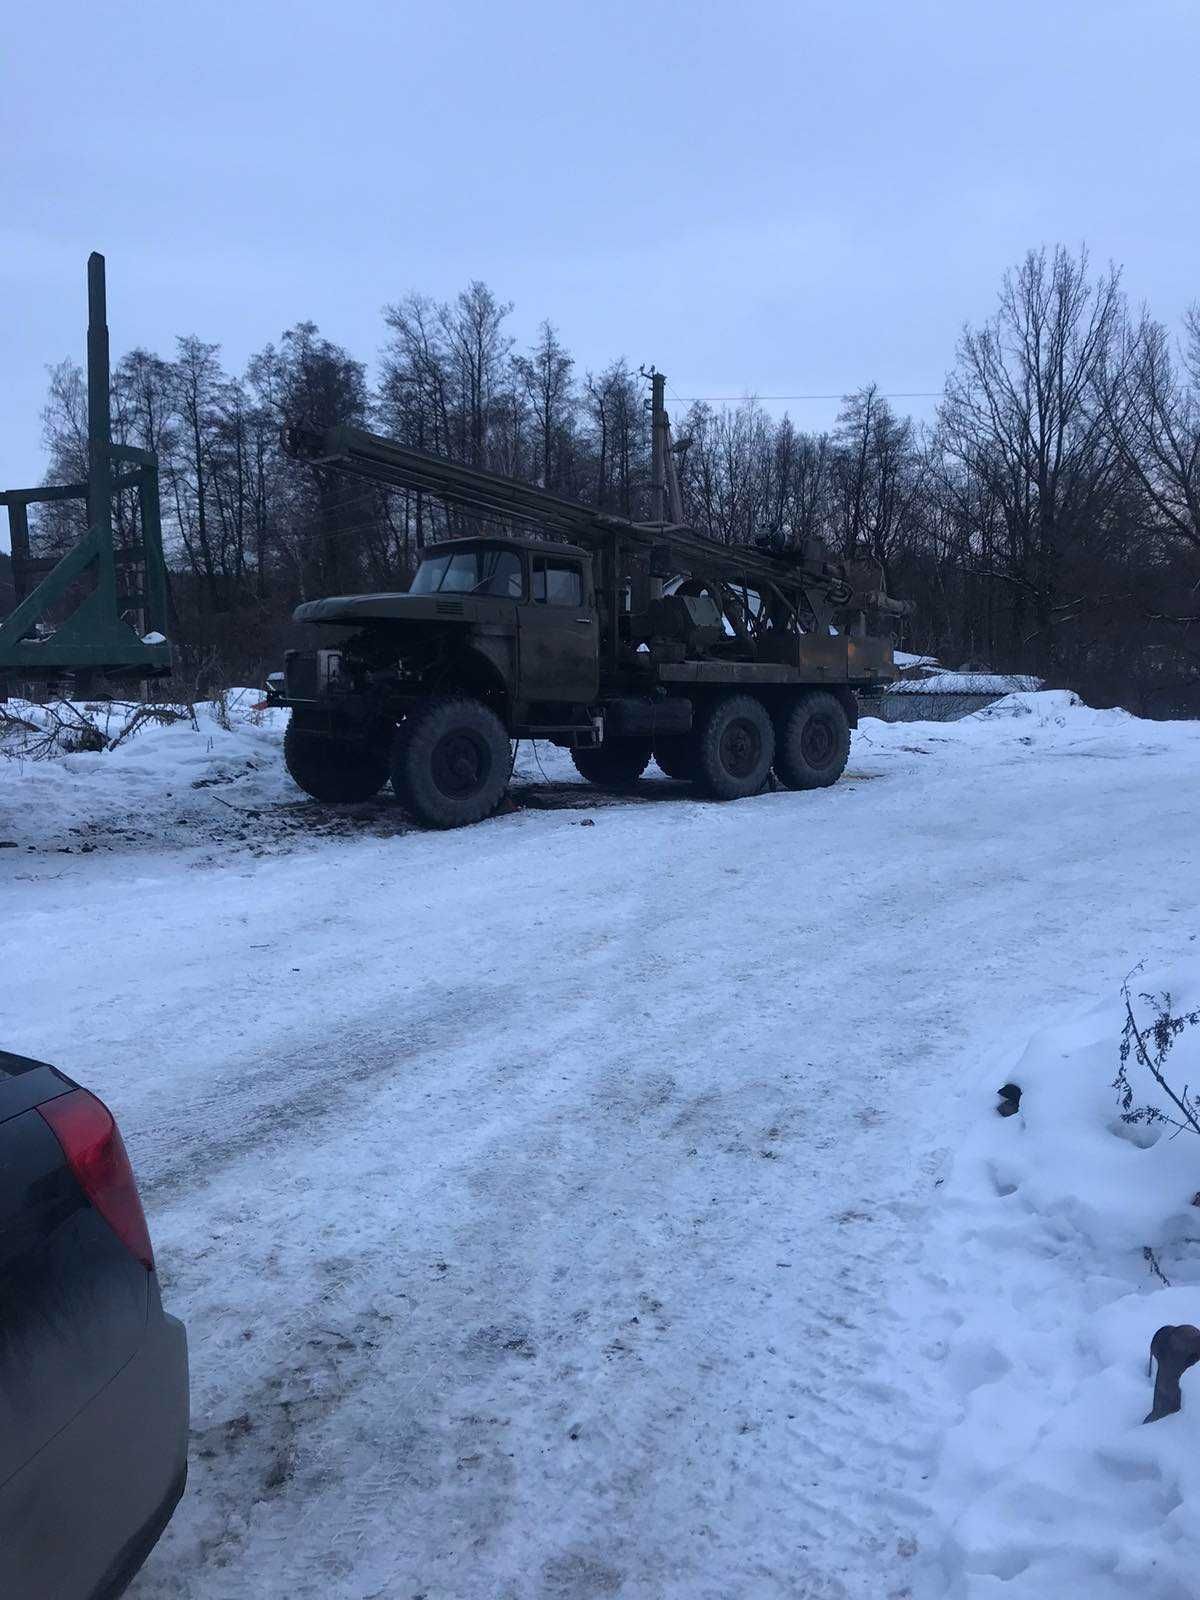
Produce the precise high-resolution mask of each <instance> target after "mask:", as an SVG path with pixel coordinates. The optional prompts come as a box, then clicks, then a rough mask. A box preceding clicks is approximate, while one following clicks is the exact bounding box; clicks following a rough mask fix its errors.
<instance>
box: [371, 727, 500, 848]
mask: <svg viewBox="0 0 1200 1600" xmlns="http://www.w3.org/2000/svg"><path fill="white" fill-rule="evenodd" d="M511 769H512V750H511V747H510V745H509V742H508V734H507V732H506V731H505V728H504V724H503V723H502V722H501V721H500V718H499V717H498V716H497V715H496V713H495V712H494V711H490V710H489V709H488V707H487V706H485V705H484V704H483V703H482V701H479V700H468V699H459V698H457V697H453V698H449V697H448V698H445V699H442V698H438V699H435V700H427V701H425V702H424V703H423V704H421V705H419V706H417V707H416V709H415V710H414V711H412V712H411V713H410V715H409V716H407V717H405V719H404V721H403V722H402V723H401V725H400V731H399V733H398V734H397V735H396V743H395V746H394V747H393V750H392V788H393V789H394V790H395V792H396V797H397V798H398V799H399V801H400V803H401V805H403V806H404V808H405V810H406V811H408V812H410V813H411V814H412V815H413V816H414V817H415V818H416V819H417V821H418V822H423V823H425V825H426V826H427V827H430V828H461V827H465V825H466V824H467V823H469V822H480V821H482V820H483V818H484V817H486V816H488V815H490V813H491V812H493V811H494V810H495V809H496V806H497V805H498V804H499V802H500V797H501V796H502V795H503V793H504V791H505V789H507V787H508V779H509V774H510V771H511Z"/></svg>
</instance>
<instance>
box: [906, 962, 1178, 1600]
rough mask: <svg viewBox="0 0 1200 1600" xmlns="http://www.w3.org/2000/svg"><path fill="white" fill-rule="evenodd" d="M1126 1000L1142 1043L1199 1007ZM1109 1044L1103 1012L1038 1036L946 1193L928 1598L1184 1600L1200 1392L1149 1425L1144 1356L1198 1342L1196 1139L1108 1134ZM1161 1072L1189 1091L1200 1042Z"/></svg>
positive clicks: (1145, 1099)
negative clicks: (1159, 1013) (1161, 1018)
mask: <svg viewBox="0 0 1200 1600" xmlns="http://www.w3.org/2000/svg"><path fill="white" fill-rule="evenodd" d="M1131 990H1132V994H1133V1005H1134V1011H1135V1014H1136V1015H1137V1017H1138V1019H1139V1023H1140V1025H1141V1026H1142V1027H1143V1028H1144V1027H1145V1026H1146V1024H1147V1023H1149V1022H1152V1021H1153V1018H1154V1014H1155V1006H1156V1003H1157V1002H1156V1001H1154V1000H1153V999H1147V998H1145V997H1144V995H1145V996H1151V997H1154V996H1158V995H1160V994H1166V995H1169V997H1170V1005H1171V1008H1172V1009H1173V1010H1174V1011H1175V1012H1177V1013H1178V1012H1179V1011H1180V1010H1186V1009H1189V1008H1193V1007H1196V1006H1200V963H1195V964H1193V965H1191V966H1189V967H1188V968H1186V969H1185V970H1184V971H1183V972H1181V973H1178V974H1175V975H1172V976H1168V977H1163V978H1158V979H1156V980H1154V981H1148V980H1146V979H1144V978H1142V977H1141V976H1137V977H1135V978H1134V979H1133V980H1131ZM1124 1023H1125V1010H1124V1000H1123V999H1122V998H1121V997H1119V996H1118V997H1117V998H1115V999H1114V1000H1112V1001H1110V1002H1108V1003H1106V1004H1104V1005H1103V1006H1101V1007H1099V1008H1098V1009H1096V1010H1094V1011H1092V1012H1091V1013H1090V1014H1088V1015H1085V1016H1082V1017H1078V1018H1075V1019H1074V1020H1072V1021H1069V1022H1066V1023H1064V1024H1063V1025H1061V1026H1058V1027H1054V1028H1051V1029H1048V1030H1046V1031H1044V1032H1041V1033H1039V1034H1037V1035H1035V1036H1034V1038H1033V1039H1032V1040H1031V1042H1030V1043H1029V1045H1028V1047H1027V1048H1026V1049H1025V1051H1024V1053H1023V1054H1022V1055H1021V1056H1020V1058H1019V1059H1018V1060H1017V1061H1016V1062H1015V1063H1014V1064H1012V1065H1011V1070H1009V1071H1008V1074H1007V1075H1008V1077H1009V1078H1010V1079H1011V1081H1012V1082H1014V1083H1016V1084H1018V1085H1019V1086H1020V1088H1021V1089H1022V1091H1023V1093H1022V1098H1021V1103H1020V1111H1019V1113H1018V1114H1017V1115H1016V1116H1012V1117H1008V1118H1001V1117H999V1116H997V1115H995V1114H994V1113H993V1111H992V1110H991V1104H992V1102H991V1100H990V1098H989V1099H986V1100H985V1099H984V1097H983V1096H982V1095H981V1104H980V1110H979V1116H978V1120H977V1124H976V1129H975V1132H974V1133H973V1134H972V1136H971V1137H970V1138H969V1140H968V1142H967V1144H966V1146H965V1148H963V1149H961V1151H960V1152H959V1153H958V1154H957V1156H956V1159H955V1162H954V1167H953V1171H952V1173H951V1175H950V1176H949V1177H948V1178H947V1179H946V1182H945V1185H944V1189H943V1193H944V1203H943V1205H942V1206H941V1208H940V1211H939V1213H938V1215H937V1217H936V1219H935V1223H934V1228H933V1232H932V1236H931V1239H930V1249H929V1260H930V1262H931V1264H932V1265H931V1270H930V1272H929V1274H928V1281H927V1285H926V1287H927V1288H932V1290H933V1300H932V1305H933V1306H935V1307H940V1311H939V1312H936V1313H935V1314H934V1315H933V1316H932V1317H931V1316H930V1314H929V1313H930V1309H931V1307H930V1305H926V1306H925V1307H924V1308H923V1311H922V1314H921V1326H920V1328H918V1329H915V1330H914V1337H915V1338H916V1339H917V1341H918V1342H920V1341H922V1340H923V1342H924V1343H923V1350H922V1353H923V1354H924V1355H925V1356H926V1358H927V1359H928V1360H929V1361H931V1362H932V1363H934V1364H935V1365H936V1366H938V1367H940V1369H941V1372H942V1375H943V1382H944V1384H946V1385H948V1386H949V1387H950V1389H951V1390H952V1391H953V1393H954V1395H955V1397H956V1401H957V1405H958V1408H959V1413H958V1420H957V1421H956V1422H955V1423H954V1424H953V1425H952V1426H951V1428H950V1430H949V1432H948V1434H947V1435H946V1436H945V1438H944V1442H943V1447H942V1450H941V1456H940V1461H939V1463H938V1467H937V1471H936V1476H935V1479H934V1485H933V1496H932V1498H933V1509H934V1511H935V1513H936V1515H937V1517H938V1519H939V1521H940V1522H941V1523H942V1524H943V1526H944V1528H945V1530H946V1532H945V1534H944V1536H943V1538H942V1541H941V1544H940V1548H938V1549H937V1550H936V1551H930V1552H928V1553H927V1555H928V1559H929V1565H930V1570H929V1571H928V1572H927V1574H926V1575H927V1577H928V1579H929V1592H930V1593H934V1592H937V1593H939V1594H942V1595H945V1596H947V1597H953V1600H982V1597H984V1596H991V1595H1000V1594H1004V1595H1005V1596H1007V1597H1010V1600H1018V1597H1019V1600H1034V1597H1037V1600H1045V1597H1049V1596H1059V1595H1062V1596H1067V1595H1071V1596H1075V1595H1078V1596H1080V1597H1083V1596H1086V1597H1087V1600H1110V1597H1111V1600H1116V1597H1117V1596H1130V1595H1134V1594H1136V1595H1138V1596H1139V1597H1140V1600H1191V1597H1194V1595H1195V1594H1196V1575H1197V1572H1198V1571H1200V1479H1198V1477H1197V1473H1196V1467H1195V1457H1196V1445H1197V1440H1198V1439H1200V1376H1198V1374H1196V1373H1193V1374H1190V1375H1185V1377H1184V1380H1183V1391H1184V1409H1183V1412H1182V1413H1181V1414H1179V1415H1176V1416H1172V1417H1167V1418H1165V1419H1163V1420H1160V1421H1158V1422H1155V1423H1153V1424H1152V1425H1150V1426H1143V1418H1144V1416H1145V1415H1146V1413H1147V1411H1148V1410H1149V1407H1150V1403H1151V1393H1152V1388H1151V1384H1150V1382H1149V1380H1148V1379H1147V1374H1146V1364H1147V1356H1148V1352H1149V1348H1150V1340H1151V1337H1152V1335H1153V1334H1154V1332H1155V1330H1156V1329H1157V1328H1158V1327H1160V1326H1161V1325H1162V1324H1164V1323H1180V1322H1185V1323H1186V1322H1196V1321H1200V1213H1198V1212H1197V1209H1196V1207H1195V1205H1194V1204H1193V1196H1194V1195H1195V1194H1196V1191H1197V1189H1198V1188H1200V1137H1197V1136H1196V1135H1195V1134H1193V1133H1191V1132H1185V1133H1181V1134H1179V1135H1178V1137H1174V1138H1172V1137H1170V1135H1171V1133H1172V1129H1171V1128H1170V1127H1168V1126H1166V1125H1165V1124H1162V1123H1158V1124H1155V1123H1145V1122H1142V1123H1130V1122H1128V1121H1125V1120H1123V1119H1122V1116H1121V1112H1120V1105H1119V1100H1118V1095H1117V1091H1116V1090H1115V1089H1114V1087H1113V1083H1114V1079H1115V1077H1116V1075H1117V1072H1118V1069H1119V1065H1120V1058H1119V1052H1120V1044H1121V1039H1122V1030H1123V1026H1124ZM1167 1065H1168V1068H1169V1074H1170V1077H1171V1078H1172V1080H1173V1081H1174V1082H1175V1083H1176V1084H1177V1085H1178V1086H1180V1087H1182V1085H1183V1084H1185V1083H1189V1082H1190V1083H1192V1084H1196V1083H1200V1027H1192V1028H1187V1029H1185V1030H1184V1031H1183V1032H1181V1033H1180V1035H1179V1037H1178V1039H1177V1041H1176V1043H1175V1044H1174V1047H1173V1049H1172V1051H1171V1053H1170V1055H1169V1056H1168V1057H1167ZM1129 1077H1130V1081H1131V1085H1132V1088H1133V1091H1134V1104H1135V1106H1136V1105H1138V1104H1141V1105H1148V1106H1152V1107H1157V1108H1158V1109H1159V1110H1165V1111H1168V1112H1171V1113H1172V1114H1174V1115H1177V1113H1175V1112H1174V1110H1173V1108H1172V1107H1171V1106H1170V1104H1169V1102H1168V1101H1167V1099H1166V1097H1165V1096H1164V1095H1163V1094H1162V1093H1161V1091H1158V1090H1157V1089H1156V1086H1155V1084H1154V1082H1153V1080H1152V1078H1151V1077H1150V1075H1149V1073H1148V1072H1147V1071H1146V1070H1144V1069H1143V1068H1141V1067H1139V1066H1137V1065H1136V1064H1135V1063H1133V1062H1132V1061H1131V1063H1130V1066H1129ZM1000 1081H1001V1080H997V1083H996V1084H995V1085H992V1084H989V1085H988V1088H989V1089H993V1088H996V1087H998V1086H999V1082H1000ZM981 1087H982V1086H981ZM1164 1280H1166V1281H1164ZM1168 1282H1169V1286H1168ZM919 1592H920V1591H919Z"/></svg>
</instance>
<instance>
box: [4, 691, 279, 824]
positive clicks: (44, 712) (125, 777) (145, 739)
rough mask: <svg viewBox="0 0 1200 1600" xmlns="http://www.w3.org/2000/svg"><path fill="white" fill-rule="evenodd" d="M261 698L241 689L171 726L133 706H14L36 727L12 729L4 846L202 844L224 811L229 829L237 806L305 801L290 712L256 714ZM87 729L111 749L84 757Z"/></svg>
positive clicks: (169, 714)
mask: <svg viewBox="0 0 1200 1600" xmlns="http://www.w3.org/2000/svg"><path fill="white" fill-rule="evenodd" d="M261 700H262V691H261V690H257V689H246V688H239V689H231V690H230V691H229V692H228V694H227V695H225V696H224V697H222V699H221V700H217V701H204V702H200V703H198V704H197V705H196V706H195V707H193V708H185V707H182V706H180V707H175V708H170V707H166V708H163V714H162V717H161V718H156V717H155V716H154V715H152V714H151V715H147V712H146V708H145V707H139V706H138V705H136V704H134V703H131V702H126V701H79V702H75V703H62V704H57V705H51V706H39V705H34V704H32V703H30V702H27V701H16V700H10V701H8V703H7V705H6V707H5V709H6V710H7V712H8V713H9V716H10V717H11V718H19V719H20V720H21V721H22V722H23V723H26V724H28V725H29V727H28V728H20V727H17V728H11V727H10V728H9V730H8V733H7V737H6V738H5V740H4V742H3V744H2V745H0V840H14V841H16V842H17V843H19V844H21V845H24V846H28V847H30V848H33V849H44V848H47V847H49V848H52V849H61V850H71V849H81V848H91V849H95V848H101V847H104V846H106V845H111V844H129V843H137V842H154V843H165V842H177V841H178V840H179V839H180V838H186V839H192V840H194V839H196V838H199V837H201V836H202V835H203V831H204V830H203V823H204V820H205V818H206V817H213V816H214V814H216V813H219V812H222V813H223V814H224V815H223V825H227V823H228V815H229V813H228V807H229V806H231V805H232V806H234V807H236V808H237V809H239V810H242V811H245V812H254V811H256V810H258V809H260V808H262V807H265V806H273V805H277V804H280V803H281V802H285V801H287V800H289V799H296V798H299V791H298V790H297V789H296V788H295V785H294V784H292V782H291V780H290V779H289V778H288V776H287V774H286V772H285V771H284V770H283V762H282V757H281V750H280V746H281V742H282V738H283V729H284V727H285V726H286V724H287V713H286V712H283V711H260V710H257V709H256V707H257V706H258V705H259V703H260V702H261ZM88 725H90V726H91V727H92V728H94V729H95V730H96V731H97V733H98V734H99V735H100V737H101V738H102V739H103V740H104V741H106V743H107V745H108V747H107V748H104V749H100V750H96V749H78V748H73V747H75V746H77V745H78V744H79V743H80V740H81V733H82V732H83V730H84V729H85V728H86V727H87V726H88ZM30 730H42V731H43V732H44V733H46V734H47V735H48V736H50V737H51V738H52V743H51V744H50V745H49V746H48V747H47V746H45V745H44V744H43V742H42V741H41V740H40V739H39V736H38V733H37V732H35V731H30ZM217 790H220V796H219V797H218V796H217V794H216V793H215V791H217Z"/></svg>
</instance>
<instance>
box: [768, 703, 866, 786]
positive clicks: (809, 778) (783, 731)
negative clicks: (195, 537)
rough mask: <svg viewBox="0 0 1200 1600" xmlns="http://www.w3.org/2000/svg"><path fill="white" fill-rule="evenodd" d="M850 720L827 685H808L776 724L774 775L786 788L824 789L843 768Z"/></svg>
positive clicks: (835, 779) (833, 781) (848, 742)
mask: <svg viewBox="0 0 1200 1600" xmlns="http://www.w3.org/2000/svg"><path fill="white" fill-rule="evenodd" d="M849 755H850V722H849V719H848V718H847V716H846V708H845V707H844V706H843V705H842V702H841V701H840V700H839V699H838V697H837V696H836V695H833V694H830V693H829V691H828V690H826V689H807V690H805V692H804V693H803V694H801V695H798V696H797V697H796V698H795V699H794V700H792V701H791V702H790V704H789V705H788V706H787V707H786V708H785V709H784V711H783V712H782V713H781V714H780V716H779V718H778V721H777V722H776V725H775V775H776V777H777V778H778V779H779V781H780V783H782V784H784V785H785V786H786V787H787V788H789V789H825V788H828V786H829V785H830V784H831V783H836V782H837V781H838V779H839V778H840V777H841V775H842V773H843V772H844V771H845V770H846V761H847V759H848V757H849Z"/></svg>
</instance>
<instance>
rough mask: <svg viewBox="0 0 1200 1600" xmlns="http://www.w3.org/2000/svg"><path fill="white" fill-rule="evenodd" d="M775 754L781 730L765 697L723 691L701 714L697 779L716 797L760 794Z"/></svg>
mask: <svg viewBox="0 0 1200 1600" xmlns="http://www.w3.org/2000/svg"><path fill="white" fill-rule="evenodd" d="M774 758H775V730H774V729H773V728H772V726H771V719H770V717H769V716H768V715H767V708H766V707H765V706H764V705H763V703H762V701H761V700H756V699H754V697H753V695H748V694H723V695H721V696H720V697H719V698H718V699H716V700H714V701H713V702H712V704H711V705H710V706H709V708H708V710H707V711H706V712H705V713H704V715H703V717H702V718H701V719H700V726H699V728H698V730H697V733H696V778H697V780H698V781H699V783H700V785H701V787H702V788H704V789H705V790H706V791H707V792H708V793H709V794H710V795H712V797H713V798H714V799H715V800H740V799H741V798H742V797H743V796H744V795H748V794H757V793H758V791H759V790H760V789H761V788H762V786H763V784H765V783H766V781H767V774H768V773H769V772H770V770H771V762H772V761H773V760H774Z"/></svg>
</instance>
